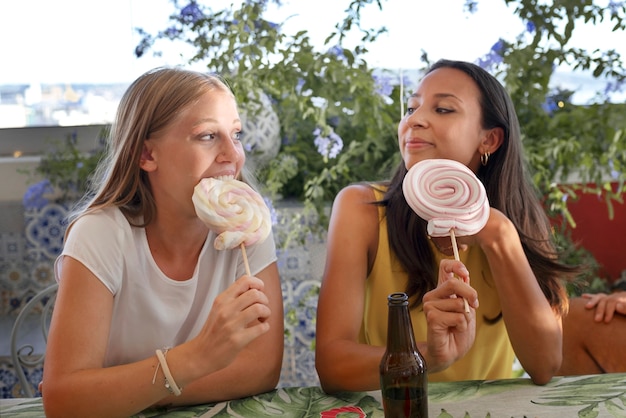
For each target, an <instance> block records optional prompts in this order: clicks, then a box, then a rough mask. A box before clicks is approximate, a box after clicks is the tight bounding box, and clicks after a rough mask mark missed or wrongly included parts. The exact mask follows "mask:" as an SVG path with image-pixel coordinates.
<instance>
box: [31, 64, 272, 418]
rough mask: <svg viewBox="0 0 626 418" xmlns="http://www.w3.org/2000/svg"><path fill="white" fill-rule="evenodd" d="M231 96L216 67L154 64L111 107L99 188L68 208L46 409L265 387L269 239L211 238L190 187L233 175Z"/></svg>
mask: <svg viewBox="0 0 626 418" xmlns="http://www.w3.org/2000/svg"><path fill="white" fill-rule="evenodd" d="M240 135H241V121H240V118H239V114H238V110H237V104H236V102H235V98H234V96H233V94H232V92H231V91H230V89H229V88H228V86H227V85H226V84H225V83H224V82H222V81H221V80H220V79H219V78H218V77H215V76H211V75H206V74H202V73H197V72H192V71H187V70H183V69H175V68H159V69H155V70H153V71H149V72H147V73H146V74H144V75H142V76H141V77H139V78H138V79H137V80H136V81H135V82H134V83H133V84H132V85H131V86H130V87H129V89H128V90H127V91H126V93H125V95H124V97H123V98H122V100H121V103H120V105H119V109H118V113H117V116H116V120H115V124H114V126H113V128H112V131H111V136H110V143H109V144H108V147H109V148H108V157H107V158H106V159H105V160H104V161H102V163H101V165H100V166H99V177H98V178H97V180H96V182H94V184H95V189H94V190H93V191H92V192H91V193H90V194H89V197H88V198H86V200H85V203H84V204H83V205H82V208H81V209H80V210H78V211H77V212H76V213H75V214H74V215H73V216H72V218H71V223H70V226H69V229H68V232H67V235H66V240H65V247H64V249H63V253H62V254H61V255H60V256H59V258H58V260H57V262H56V266H55V267H56V278H57V281H58V282H59V293H58V299H57V302H56V305H55V310H54V315H53V319H52V324H51V329H50V336H49V340H48V346H47V354H46V363H45V367H44V378H43V384H42V393H43V402H44V407H45V411H46V416H48V417H70V416H82V417H85V416H89V417H97V416H102V417H115V416H120V417H122V416H129V415H132V414H135V413H138V412H140V411H142V410H143V409H145V408H147V407H150V406H153V405H180V404H196V403H205V402H213V401H220V400H225V399H233V398H239V397H243V396H249V395H253V394H257V393H260V392H265V391H269V390H271V389H273V388H274V387H275V386H276V385H277V383H278V379H279V375H280V368H281V363H282V352H283V307H282V295H281V288H280V282H279V276H278V270H277V266H276V252H275V245H274V241H273V238H272V236H271V234H270V237H269V238H268V239H267V240H265V241H264V242H263V243H257V244H255V245H252V246H250V247H248V249H247V250H248V251H247V255H248V259H249V263H250V267H251V274H252V275H246V274H245V273H244V271H245V270H244V264H243V262H242V254H241V252H240V251H237V250H232V251H231V250H225V251H218V250H215V249H214V247H213V241H214V239H215V231H211V230H209V228H208V227H207V226H205V224H204V223H203V222H202V221H201V220H200V219H199V218H198V217H197V216H196V213H195V209H194V206H193V203H192V199H191V197H192V194H193V188H194V186H195V185H196V184H197V183H198V182H199V181H200V180H201V179H202V178H206V177H219V176H233V177H235V178H241V174H242V170H243V167H244V162H245V155H244V150H243V147H242V143H241V141H240Z"/></svg>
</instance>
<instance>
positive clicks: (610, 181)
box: [136, 0, 626, 280]
mask: <svg viewBox="0 0 626 418" xmlns="http://www.w3.org/2000/svg"><path fill="white" fill-rule="evenodd" d="M503 1H504V2H505V4H506V5H507V6H508V7H509V8H510V9H511V10H512V11H513V13H515V14H516V15H517V16H519V18H520V19H521V20H522V21H523V22H524V23H525V30H524V31H523V32H522V33H520V34H519V35H518V36H517V37H515V39H499V40H497V42H495V43H494V45H493V47H492V48H491V50H490V51H485V55H484V56H482V57H477V62H478V63H479V64H480V65H481V66H483V67H484V68H487V69H488V70H490V71H491V72H492V73H493V74H495V75H496V76H497V77H498V78H499V79H500V80H501V81H502V82H503V84H504V85H505V86H506V87H507V89H508V91H509V93H510V94H511V97H512V99H513V101H514V103H515V106H516V110H517V113H518V115H519V119H520V123H521V126H522V130H523V132H522V133H523V140H524V147H525V151H526V155H527V158H528V162H529V164H530V167H531V168H532V170H533V172H532V175H533V180H534V182H535V184H536V185H537V187H538V189H539V191H540V193H541V196H542V198H543V199H544V201H545V206H546V210H547V211H548V212H549V214H550V215H551V216H552V217H553V218H554V219H555V221H556V222H557V223H561V222H563V224H564V225H565V226H564V228H565V229H563V230H558V231H557V233H559V234H563V242H564V243H565V241H566V240H567V239H568V236H567V234H566V231H567V228H574V227H575V225H576V221H575V219H573V217H572V216H571V213H570V212H569V210H568V203H569V202H572V201H574V200H576V199H578V198H579V197H580V196H581V195H582V194H584V193H593V194H597V195H599V196H601V197H602V198H603V199H604V200H605V201H606V203H607V216H609V218H610V217H612V216H613V213H614V211H615V208H614V205H616V204H619V205H623V195H624V192H625V187H624V180H625V179H626V170H625V169H624V167H625V164H626V140H625V138H624V136H625V132H626V116H625V115H626V112H625V111H624V110H625V109H624V105H618V104H613V103H611V100H610V98H611V95H612V94H613V93H616V92H619V91H623V88H624V82H625V80H626V70H625V68H624V65H623V62H622V57H621V56H620V55H619V54H618V53H617V52H616V51H614V50H603V49H601V48H597V49H594V50H584V49H580V48H576V47H573V46H571V45H570V44H571V39H572V35H573V34H574V32H575V30H576V29H577V28H578V27H580V26H583V25H586V24H596V23H599V22H605V23H606V22H610V23H611V24H612V25H613V27H612V28H613V29H612V30H613V32H615V33H617V32H624V30H625V29H626V5H625V2H624V1H616V0H611V1H610V2H609V4H608V5H606V4H602V5H598V4H596V2H594V1H591V0H565V1H559V2H538V1H536V0H503ZM173 3H174V5H175V6H176V10H177V11H176V13H174V14H172V16H171V20H170V22H171V25H170V26H169V27H168V28H167V29H165V30H164V31H162V32H159V33H157V34H154V35H152V34H148V33H146V32H144V31H142V30H139V32H140V34H141V35H142V40H141V42H140V44H139V45H138V47H137V50H136V53H137V55H138V56H141V55H143V54H144V53H146V52H147V51H148V50H153V51H155V52H157V53H158V43H159V42H161V41H166V42H185V43H187V44H188V45H190V46H191V49H192V50H193V51H195V52H194V54H193V56H192V57H191V58H190V60H189V61H190V62H191V63H199V62H202V63H204V64H206V67H207V69H208V70H209V71H212V72H217V73H220V74H222V75H224V76H225V77H227V78H228V79H229V81H230V82H231V84H232V86H233V88H234V90H235V94H236V95H237V97H238V99H239V101H240V102H241V103H243V106H244V107H245V103H246V102H247V101H248V100H251V98H250V97H251V96H250V94H249V92H251V91H257V90H260V91H262V92H264V93H265V94H267V95H268V96H269V97H270V98H271V103H272V105H273V107H274V109H275V110H276V112H277V114H278V115H279V116H280V123H281V138H282V144H281V147H280V151H279V154H278V156H277V157H276V158H275V159H274V160H273V161H271V163H270V164H268V165H266V166H263V167H259V168H258V171H257V173H256V174H257V175H258V178H259V180H260V183H261V184H263V185H266V186H267V190H266V191H267V192H268V193H270V194H271V195H273V196H282V197H283V198H294V199H297V200H300V201H302V202H304V204H305V205H306V206H307V207H311V208H313V209H315V210H316V211H317V212H318V213H319V214H320V218H319V225H320V227H321V228H325V227H326V220H327V219H326V218H325V211H324V209H325V208H327V206H328V204H329V202H330V201H332V199H333V198H334V196H335V194H336V193H337V191H338V190H339V189H341V188H342V187H344V186H345V185H347V184H348V183H351V182H355V181H362V180H375V179H380V178H385V177H387V176H388V174H389V172H390V169H391V168H392V167H395V165H396V164H397V163H398V159H399V156H398V152H397V144H396V125H397V121H398V117H399V112H398V109H399V108H400V106H401V103H402V102H403V101H404V99H405V98H404V97H401V92H400V90H399V89H398V85H399V84H401V83H400V81H401V80H400V77H399V76H398V75H397V74H394V73H393V72H390V71H387V70H385V69H372V68H371V67H370V66H369V65H368V64H367V62H366V60H365V59H364V58H363V57H364V54H365V53H366V52H367V48H368V45H370V44H371V43H373V42H375V41H376V39H377V37H378V36H379V35H380V34H381V33H385V31H386V29H385V28H384V27H381V28H365V27H363V26H362V25H361V20H360V14H361V11H362V10H363V8H365V7H378V8H379V9H380V10H382V8H383V3H384V2H383V1H381V0H378V1H374V0H351V1H348V2H347V7H346V9H345V15H344V16H343V19H340V21H339V22H338V23H337V24H336V26H335V29H334V30H333V31H332V32H331V33H329V35H328V37H327V38H326V41H325V43H324V45H323V46H322V48H321V50H317V49H316V48H314V47H313V45H312V44H311V41H310V39H309V36H308V33H307V31H305V30H302V31H299V32H297V33H295V34H292V35H289V34H286V33H284V32H283V31H282V26H281V25H280V24H276V23H274V22H271V21H269V20H267V19H266V18H265V17H264V16H265V12H266V9H267V5H268V4H269V3H275V4H277V5H278V6H280V1H278V0H273V1H272V0H264V1H252V0H246V1H242V2H241V3H240V5H239V7H235V6H233V7H231V8H228V9H224V10H213V9H210V8H206V7H203V6H202V5H201V4H200V2H199V1H195V0H192V1H189V2H186V3H185V4H184V5H183V4H182V3H180V4H179V2H177V1H174V2H173ZM482 6H483V4H482V2H480V1H472V0H467V1H466V2H465V4H464V12H465V13H467V14H468V15H471V14H472V13H474V12H475V11H476V10H478V8H479V7H482ZM354 32H357V33H359V34H360V35H361V37H360V42H359V43H357V44H356V45H350V46H346V45H345V44H346V42H345V41H346V39H347V38H348V36H347V35H348V34H349V33H354ZM415 52H416V53H418V51H415ZM421 58H422V62H423V63H424V66H427V65H428V64H430V62H429V58H428V54H427V53H426V52H425V51H421ZM563 64H567V65H569V66H570V68H572V69H573V71H585V72H588V73H591V74H592V75H593V76H594V77H596V78H598V79H602V80H605V81H606V87H605V89H604V90H603V91H599V92H597V95H596V97H595V100H594V101H593V103H590V104H588V105H573V104H572V103H571V100H570V99H571V96H572V92H569V91H565V90H563V89H561V88H560V87H559V86H556V87H555V86H553V85H552V84H551V82H552V81H553V78H554V77H553V75H554V73H555V70H556V69H557V68H558V66H559V65H563ZM418 70H419V69H418ZM403 81H404V85H407V84H410V83H407V82H406V80H403ZM252 100H254V99H252ZM333 135H335V136H333ZM337 138H339V139H340V140H341V141H339V140H338V139H337ZM331 151H332V152H331ZM564 246H565V244H564ZM572 254H573V255H572V256H571V257H578V258H576V260H570V261H585V260H587V257H586V256H583V255H582V254H581V253H576V252H572ZM590 264H591V265H593V263H590ZM585 280H587V278H586V279H585Z"/></svg>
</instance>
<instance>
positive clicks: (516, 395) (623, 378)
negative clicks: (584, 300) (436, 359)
mask: <svg viewBox="0 0 626 418" xmlns="http://www.w3.org/2000/svg"><path fill="white" fill-rule="evenodd" d="M428 402H429V412H430V417H431V418H479V417H480V418H495V417H507V418H508V417H541V418H549V417H558V418H568V417H583V418H587V417H626V373H616V374H603V375H590V376H577V377H556V378H554V379H552V381H551V382H550V383H549V384H547V385H545V386H536V385H534V384H532V382H530V380H529V379H507V380H493V381H478V380H475V381H463V382H451V383H431V384H430V385H429V390H428ZM0 416H2V417H3V418H9V417H18V418H25V417H43V416H44V414H43V407H42V403H41V398H33V399H6V400H0ZM157 416H159V417H161V416H168V417H178V418H191V417H255V418H256V417H273V416H283V417H288V418H291V417H294V418H296V417H302V418H305V417H320V418H331V417H341V418H357V417H358V418H364V417H381V418H382V417H383V416H384V414H383V411H382V407H381V404H380V391H374V392H366V393H363V392H346V393H341V394H338V395H335V396H330V395H327V394H325V393H324V392H323V391H322V390H321V389H320V388H319V387H291V388H280V389H277V390H274V391H272V392H268V393H264V394H261V395H258V396H253V397H249V398H245V399H239V400H234V401H229V402H220V403H216V404H207V405H197V406H191V407H185V408H172V409H168V410H164V409H150V410H146V411H144V412H143V413H141V414H139V415H137V417H146V418H147V417H157Z"/></svg>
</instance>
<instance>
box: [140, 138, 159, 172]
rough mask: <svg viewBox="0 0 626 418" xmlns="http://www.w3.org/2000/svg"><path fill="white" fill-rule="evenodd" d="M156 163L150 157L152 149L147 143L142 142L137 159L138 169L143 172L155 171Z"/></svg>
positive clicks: (151, 156)
mask: <svg viewBox="0 0 626 418" xmlns="http://www.w3.org/2000/svg"><path fill="white" fill-rule="evenodd" d="M156 166H157V165H156V161H155V159H154V157H153V155H152V147H151V144H149V143H148V141H144V143H143V149H142V150H141V157H140V158H139V167H141V169H142V170H144V171H154V170H156Z"/></svg>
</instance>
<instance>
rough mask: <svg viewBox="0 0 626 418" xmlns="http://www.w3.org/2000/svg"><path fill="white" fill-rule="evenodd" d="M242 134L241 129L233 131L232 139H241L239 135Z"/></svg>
mask: <svg viewBox="0 0 626 418" xmlns="http://www.w3.org/2000/svg"><path fill="white" fill-rule="evenodd" d="M242 136H243V132H242V131H237V132H235V134H234V135H233V139H235V140H237V141H241V137H242Z"/></svg>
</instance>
